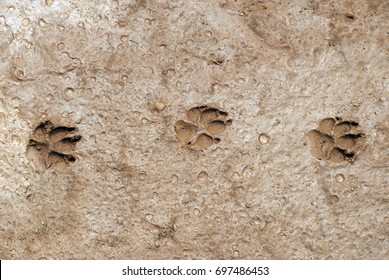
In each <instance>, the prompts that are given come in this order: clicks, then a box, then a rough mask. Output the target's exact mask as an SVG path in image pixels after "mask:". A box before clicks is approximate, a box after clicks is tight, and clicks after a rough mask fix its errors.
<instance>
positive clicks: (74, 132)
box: [27, 121, 81, 171]
mask: <svg viewBox="0 0 389 280" xmlns="http://www.w3.org/2000/svg"><path fill="white" fill-rule="evenodd" d="M80 140H81V136H80V135H78V129H77V128H75V127H67V126H55V125H54V124H53V123H52V122H50V121H46V122H43V123H41V124H40V125H39V126H38V127H37V128H36V129H35V130H34V132H33V133H32V135H31V138H30V141H29V143H28V146H27V158H28V159H29V160H30V161H31V162H33V163H34V165H35V166H36V167H37V168H38V169H39V170H40V171H43V170H45V169H49V168H53V169H56V170H60V169H64V168H66V167H67V166H68V165H70V164H71V163H74V162H75V161H76V158H75V156H74V153H75V150H76V144H77V143H78V142H79V141H80Z"/></svg>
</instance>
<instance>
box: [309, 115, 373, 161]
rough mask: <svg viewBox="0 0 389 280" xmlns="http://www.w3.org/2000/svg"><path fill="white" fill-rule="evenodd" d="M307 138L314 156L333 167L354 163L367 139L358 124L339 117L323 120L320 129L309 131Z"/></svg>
mask: <svg viewBox="0 0 389 280" xmlns="http://www.w3.org/2000/svg"><path fill="white" fill-rule="evenodd" d="M307 136H308V138H309V140H310V142H311V152H312V155H313V156H314V157H316V158H317V159H319V160H325V161H326V162H328V163H329V164H331V165H341V164H343V163H345V162H352V161H354V160H355V158H356V156H357V154H358V153H359V152H360V151H361V150H362V149H363V147H364V144H365V139H366V137H365V134H363V133H362V132H361V128H360V126H359V124H358V123H357V122H355V121H348V120H343V119H342V118H339V117H336V118H326V119H323V120H321V121H320V123H319V128H318V129H313V130H311V131H309V132H308V133H307Z"/></svg>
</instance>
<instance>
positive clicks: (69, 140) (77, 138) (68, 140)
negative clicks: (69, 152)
mask: <svg viewBox="0 0 389 280" xmlns="http://www.w3.org/2000/svg"><path fill="white" fill-rule="evenodd" d="M80 140H81V136H74V137H68V138H64V139H62V140H61V142H62V143H66V144H71V143H77V142H78V141H80Z"/></svg>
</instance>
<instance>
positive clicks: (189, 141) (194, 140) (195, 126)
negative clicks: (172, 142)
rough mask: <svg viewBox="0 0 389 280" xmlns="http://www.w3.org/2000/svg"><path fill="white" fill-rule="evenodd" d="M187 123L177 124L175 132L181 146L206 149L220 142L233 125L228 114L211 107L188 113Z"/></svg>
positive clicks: (194, 109) (192, 110) (198, 108)
mask: <svg viewBox="0 0 389 280" xmlns="http://www.w3.org/2000/svg"><path fill="white" fill-rule="evenodd" d="M186 115H187V119H188V120H187V121H184V120H179V121H177V122H176V125H175V131H176V136H177V140H178V142H180V143H181V145H183V146H186V147H189V148H193V149H204V148H208V147H210V146H211V145H213V144H217V143H219V142H220V135H221V134H222V133H223V132H224V131H225V130H226V128H227V126H229V125H231V123H232V121H231V119H229V118H228V114H227V113H226V112H224V111H221V110H219V109H217V108H214V107H210V106H198V107H194V108H192V109H190V110H189V111H187V114H186Z"/></svg>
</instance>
